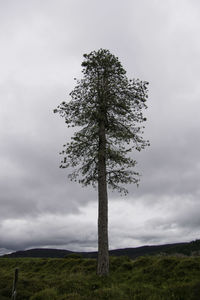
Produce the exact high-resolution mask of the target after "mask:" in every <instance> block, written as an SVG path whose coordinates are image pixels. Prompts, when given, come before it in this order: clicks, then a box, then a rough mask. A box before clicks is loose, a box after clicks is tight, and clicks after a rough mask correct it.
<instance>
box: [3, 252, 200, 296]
mask: <svg viewBox="0 0 200 300" xmlns="http://www.w3.org/2000/svg"><path fill="white" fill-rule="evenodd" d="M16 267H19V268H20V272H19V281H18V287H17V291H18V295H17V299H20V300H42V299H44V300H98V299H105V300H106V299H111V300H112V299H113V300H114V299H115V300H132V299H133V300H146V299H147V300H165V299H166V300H171V299H172V300H199V299H200V257H195V256H194V257H176V256H145V257H140V258H137V259H134V260H131V259H130V258H128V257H111V258H110V274H109V276H107V277H99V276H97V275H96V260H95V259H84V258H81V257H78V256H74V257H73V255H72V256H69V257H67V258H62V259H52V258H0V299H1V300H6V299H10V298H11V290H12V282H13V274H14V270H15V268H16Z"/></svg>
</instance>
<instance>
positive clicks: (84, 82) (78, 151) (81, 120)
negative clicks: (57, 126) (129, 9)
mask: <svg viewBox="0 0 200 300" xmlns="http://www.w3.org/2000/svg"><path fill="white" fill-rule="evenodd" d="M83 56H84V61H83V63H82V67H83V70H82V72H83V78H82V79H81V80H77V79H76V86H75V88H74V89H73V91H72V92H71V93H70V97H71V100H70V101H68V102H65V101H64V102H62V103H61V104H60V105H59V106H58V107H57V109H55V110H54V112H58V113H59V114H60V115H61V116H62V117H64V118H65V123H66V124H67V126H68V127H71V126H72V127H74V126H77V127H79V129H80V130H79V131H77V132H75V133H74V136H73V137H72V138H71V141H70V142H67V143H66V145H64V149H63V151H62V152H61V154H62V155H63V159H62V162H61V165H60V167H61V168H67V167H70V166H71V167H73V168H74V169H73V172H72V173H71V174H70V175H69V177H70V179H71V180H75V181H77V180H78V181H79V183H81V184H83V185H84V186H87V185H89V184H92V185H93V186H96V184H97V182H98V163H99V160H98V154H99V128H100V123H101V122H103V124H104V126H105V145H106V148H105V161H106V181H107V184H108V186H109V187H110V188H112V189H116V190H118V191H119V192H124V193H127V189H126V188H125V187H124V186H123V184H127V183H136V184H138V182H139V174H138V172H136V171H135V170H134V167H135V165H136V161H135V160H134V159H133V158H131V157H130V156H129V155H128V154H129V152H131V151H132V150H136V151H141V150H142V149H144V148H145V147H146V146H148V145H149V141H148V140H144V139H143V137H142V134H143V128H144V126H143V125H142V124H141V123H143V122H144V121H146V118H145V117H144V116H143V113H142V111H143V109H145V108H147V106H146V101H147V98H148V95H147V93H148V88H147V85H148V82H146V81H141V80H139V79H128V78H127V76H126V71H125V70H124V68H123V67H122V65H121V63H120V62H119V60H118V58H117V57H116V56H114V55H113V54H111V53H110V51H109V50H106V49H100V50H98V51H93V52H91V53H90V54H84V55H83Z"/></svg>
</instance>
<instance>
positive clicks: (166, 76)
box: [0, 0, 200, 253]
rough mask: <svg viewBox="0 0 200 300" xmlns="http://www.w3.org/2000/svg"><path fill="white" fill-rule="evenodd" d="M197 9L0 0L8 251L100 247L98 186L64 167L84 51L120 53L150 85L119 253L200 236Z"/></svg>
mask: <svg viewBox="0 0 200 300" xmlns="http://www.w3.org/2000/svg"><path fill="white" fill-rule="evenodd" d="M199 33H200V2H199V1H198V0H165V1H164V0H163V1H161V0H151V1H149V0H140V1H136V0H101V1H99V0H43V1H39V0H18V1H15V0H7V1H5V0H0V42H1V43H0V45H1V46H0V66H1V67H0V253H5V252H8V251H15V250H19V249H28V248H35V247H56V248H64V249H69V250H75V251H91V250H96V249H97V191H95V190H93V189H92V188H82V187H81V186H79V185H78V184H75V183H71V182H70V181H69V180H68V178H67V172H66V169H64V170H62V169H59V163H60V159H61V157H60V156H59V152H60V151H61V150H62V145H63V144H64V143H65V142H66V140H67V139H69V135H70V131H69V130H68V129H67V128H66V127H65V123H64V120H63V119H62V118H60V116H59V115H58V114H53V109H54V108H56V107H57V105H59V104H60V103H61V102H62V101H67V100H70V98H69V93H70V92H71V91H72V90H73V88H74V85H75V82H74V80H73V78H74V77H77V78H81V62H82V60H83V54H84V53H89V52H91V51H93V50H98V49H99V48H106V49H109V50H110V51H111V52H112V53H113V54H114V55H116V56H118V57H119V60H120V61H121V63H122V65H123V66H124V68H125V69H126V70H127V75H128V77H129V78H139V79H141V80H146V81H149V83H150V84H149V103H148V109H147V110H146V111H145V115H146V116H147V122H146V129H145V137H146V138H148V139H149V140H150V142H151V146H150V147H148V149H146V150H145V151H143V152H142V153H139V154H137V153H133V156H134V157H136V159H137V161H138V164H137V170H138V171H139V172H140V173H141V174H142V177H141V183H140V186H139V188H137V187H136V186H134V185H132V186H127V187H128V189H129V195H128V196H126V197H124V196H120V195H118V194H117V193H112V192H110V193H109V240H110V248H111V249H115V248H123V247H136V246H142V245H153V244H154V245H155V244H163V243H173V242H183V241H191V240H195V239H199V238H200V216H199V211H200V182H199V177H200V158H199V156H200V142H199V130H200V84H199V81H200V39H199Z"/></svg>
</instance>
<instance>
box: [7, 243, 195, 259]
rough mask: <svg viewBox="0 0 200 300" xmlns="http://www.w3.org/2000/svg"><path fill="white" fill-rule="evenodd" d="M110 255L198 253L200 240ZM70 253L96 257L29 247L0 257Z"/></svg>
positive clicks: (93, 254)
mask: <svg viewBox="0 0 200 300" xmlns="http://www.w3.org/2000/svg"><path fill="white" fill-rule="evenodd" d="M109 253H110V255H112V256H128V257H130V258H136V257H138V256H144V255H156V254H166V255H167V254H180V255H200V240H196V241H192V242H188V243H176V244H165V245H158V246H142V247H137V248H124V249H116V250H110V251H109ZM71 254H80V255H82V257H85V258H96V257H97V252H73V251H68V250H61V249H44V248H40V249H30V250H24V251H17V252H13V253H10V254H6V255H3V256H2V257H10V258H12V257H38V258H43V257H47V258H48V257H49V258H63V257H66V256H68V255H71Z"/></svg>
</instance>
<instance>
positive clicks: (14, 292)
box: [11, 268, 19, 300]
mask: <svg viewBox="0 0 200 300" xmlns="http://www.w3.org/2000/svg"><path fill="white" fill-rule="evenodd" d="M18 275H19V269H18V268H16V269H15V276H14V280H13V288H12V298H11V300H16V297H17V281H18Z"/></svg>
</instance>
